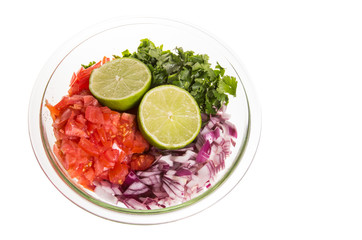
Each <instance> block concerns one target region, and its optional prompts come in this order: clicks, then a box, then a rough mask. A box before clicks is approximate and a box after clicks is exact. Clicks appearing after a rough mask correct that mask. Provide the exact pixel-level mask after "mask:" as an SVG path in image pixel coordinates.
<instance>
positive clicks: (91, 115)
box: [85, 106, 104, 124]
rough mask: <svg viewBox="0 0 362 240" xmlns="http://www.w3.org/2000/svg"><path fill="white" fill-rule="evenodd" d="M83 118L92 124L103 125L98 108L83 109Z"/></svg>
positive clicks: (100, 111)
mask: <svg viewBox="0 0 362 240" xmlns="http://www.w3.org/2000/svg"><path fill="white" fill-rule="evenodd" d="M85 118H86V119H87V120H88V121H90V122H92V123H96V124H103V123H104V119H103V114H102V110H101V109H100V108H99V107H95V106H88V107H87V108H86V109H85Z"/></svg>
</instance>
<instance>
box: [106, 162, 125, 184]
mask: <svg viewBox="0 0 362 240" xmlns="http://www.w3.org/2000/svg"><path fill="white" fill-rule="evenodd" d="M128 172H129V167H128V165H127V164H125V163H119V162H117V163H116V165H115V166H114V168H112V169H111V170H110V171H109V181H111V182H112V183H118V184H120V185H121V184H122V183H123V182H124V180H125V179H126V176H127V175H128Z"/></svg>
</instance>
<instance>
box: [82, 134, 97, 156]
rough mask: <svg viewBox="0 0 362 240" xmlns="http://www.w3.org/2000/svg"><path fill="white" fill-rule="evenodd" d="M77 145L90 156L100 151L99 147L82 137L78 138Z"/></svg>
mask: <svg viewBox="0 0 362 240" xmlns="http://www.w3.org/2000/svg"><path fill="white" fill-rule="evenodd" d="M78 146H79V147H81V148H82V149H83V150H84V151H86V152H87V153H89V154H90V155H92V156H99V154H101V152H102V149H100V147H98V146H97V145H96V144H94V143H92V142H91V141H89V140H88V139H86V138H83V137H82V138H81V139H80V141H79V143H78Z"/></svg>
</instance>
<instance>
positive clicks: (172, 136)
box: [138, 85, 201, 149]
mask: <svg viewBox="0 0 362 240" xmlns="http://www.w3.org/2000/svg"><path fill="white" fill-rule="evenodd" d="M138 122H139V127H140V130H141V132H142V134H143V136H144V137H145V138H146V139H147V140H148V142H149V143H151V144H152V145H153V146H156V147H158V148H160V149H177V148H182V147H185V146H186V145H188V144H190V143H191V142H192V141H193V140H194V139H195V138H196V136H197V135H198V134H199V131H200V128H201V115H200V109H199V106H198V104H197V103H196V101H195V99H194V98H193V97H192V96H191V94H190V93H189V92H187V91H185V90H184V89H182V88H179V87H176V86H174V85H162V86H158V87H155V88H153V89H151V90H150V91H148V92H147V93H146V94H145V96H144V97H143V99H142V101H141V103H140V105H139V108H138Z"/></svg>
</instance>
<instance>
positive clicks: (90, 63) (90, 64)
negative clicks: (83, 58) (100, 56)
mask: <svg viewBox="0 0 362 240" xmlns="http://www.w3.org/2000/svg"><path fill="white" fill-rule="evenodd" d="M94 64H96V62H95V61H92V62H89V63H88V65H83V64H81V65H82V67H83V68H84V69H87V68H89V67H91V66H93V65H94Z"/></svg>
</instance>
